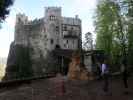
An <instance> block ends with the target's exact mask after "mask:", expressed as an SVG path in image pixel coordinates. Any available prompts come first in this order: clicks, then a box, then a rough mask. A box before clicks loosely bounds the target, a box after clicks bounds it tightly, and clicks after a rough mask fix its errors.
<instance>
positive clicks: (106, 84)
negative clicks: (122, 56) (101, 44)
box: [102, 61, 109, 92]
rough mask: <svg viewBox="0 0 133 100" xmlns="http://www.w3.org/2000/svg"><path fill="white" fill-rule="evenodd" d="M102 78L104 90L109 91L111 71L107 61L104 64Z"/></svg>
mask: <svg viewBox="0 0 133 100" xmlns="http://www.w3.org/2000/svg"><path fill="white" fill-rule="evenodd" d="M102 76H103V81H104V86H103V90H104V92H108V91H109V70H108V66H107V63H106V61H104V62H103V63H102Z"/></svg>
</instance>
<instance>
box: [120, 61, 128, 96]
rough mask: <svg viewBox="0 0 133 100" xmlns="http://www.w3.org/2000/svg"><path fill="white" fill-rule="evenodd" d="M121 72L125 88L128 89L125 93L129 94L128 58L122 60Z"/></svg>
mask: <svg viewBox="0 0 133 100" xmlns="http://www.w3.org/2000/svg"><path fill="white" fill-rule="evenodd" d="M121 73H122V79H123V83H124V88H125V89H126V91H125V94H128V91H127V89H128V72H127V62H126V60H123V61H122V66H121Z"/></svg>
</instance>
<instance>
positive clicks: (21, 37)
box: [14, 13, 28, 45]
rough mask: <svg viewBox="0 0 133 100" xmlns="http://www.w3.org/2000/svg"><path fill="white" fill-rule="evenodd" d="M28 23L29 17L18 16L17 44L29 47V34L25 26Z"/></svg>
mask: <svg viewBox="0 0 133 100" xmlns="http://www.w3.org/2000/svg"><path fill="white" fill-rule="evenodd" d="M27 23H28V17H27V16H25V15H24V14H20V13H19V14H17V15H16V24H15V35H14V40H15V44H21V45H27V32H26V30H25V25H26V24H27Z"/></svg>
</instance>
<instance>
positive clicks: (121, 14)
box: [95, 0, 128, 63]
mask: <svg viewBox="0 0 133 100" xmlns="http://www.w3.org/2000/svg"><path fill="white" fill-rule="evenodd" d="M123 4H125V1H124V0H119V1H117V0H115V1H113V0H100V1H99V2H98V5H97V11H96V21H95V26H96V33H97V38H96V48H97V49H102V50H104V51H105V53H106V54H107V55H108V56H109V57H110V59H111V60H112V61H113V62H114V63H116V62H119V61H120V60H121V58H125V57H126V55H127V45H128V38H127V36H128V34H127V24H126V19H127V18H126V14H127V10H125V9H124V8H123Z"/></svg>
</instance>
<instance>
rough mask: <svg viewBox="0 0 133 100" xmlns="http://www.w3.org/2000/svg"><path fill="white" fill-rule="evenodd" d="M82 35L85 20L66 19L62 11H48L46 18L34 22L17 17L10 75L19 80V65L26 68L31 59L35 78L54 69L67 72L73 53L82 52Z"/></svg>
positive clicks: (24, 16) (51, 8)
mask: <svg viewBox="0 0 133 100" xmlns="http://www.w3.org/2000/svg"><path fill="white" fill-rule="evenodd" d="M81 35H82V34H81V20H80V19H79V18H78V16H77V15H76V16H75V18H71V17H63V16H62V11H61V8H60V7H46V8H45V15H44V17H43V18H40V19H35V20H32V21H31V20H28V17H27V16H26V15H24V14H17V15H16V25H15V33H14V41H13V43H12V44H11V47H10V51H9V56H8V61H7V69H6V74H8V73H11V75H12V76H13V75H14V76H15V75H16V74H14V73H16V71H14V70H13V66H16V67H17V66H19V67H17V68H18V69H21V68H20V66H21V65H20V64H19V62H21V63H22V64H23V61H25V60H26V58H29V61H28V62H30V64H29V66H30V67H31V69H32V72H33V74H34V75H42V74H43V73H46V72H48V71H52V70H53V69H52V68H55V69H56V71H57V69H59V70H60V71H61V70H63V69H64V70H66V69H67V67H68V62H70V58H69V57H70V56H71V54H72V52H74V51H77V50H81V48H82V47H81ZM18 48H19V50H18ZM24 48H25V49H24ZM16 51H17V52H16ZM22 52H24V54H22ZM20 53H21V54H20ZM24 55H25V57H23V59H22V58H21V57H22V56H24ZM13 59H14V60H13ZM18 59H20V60H22V61H17V60H18ZM28 62H27V60H26V61H25V63H28ZM24 66H25V68H26V67H29V66H27V65H24ZM11 70H12V71H11ZM14 76H13V77H14Z"/></svg>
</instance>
